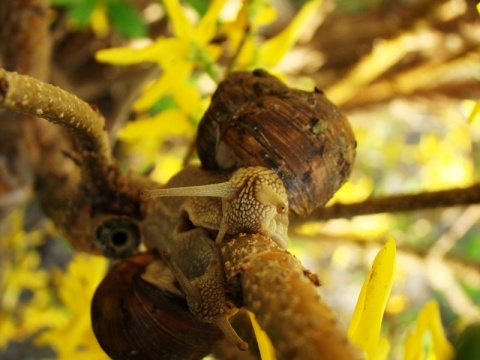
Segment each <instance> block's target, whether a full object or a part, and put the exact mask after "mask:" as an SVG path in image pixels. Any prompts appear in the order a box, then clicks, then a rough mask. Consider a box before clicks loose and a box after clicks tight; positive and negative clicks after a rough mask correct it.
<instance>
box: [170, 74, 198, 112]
mask: <svg viewBox="0 0 480 360" xmlns="http://www.w3.org/2000/svg"><path fill="white" fill-rule="evenodd" d="M173 98H174V99H175V102H176V103H177V105H178V107H179V108H180V109H182V111H183V112H184V113H185V114H187V115H189V116H193V117H195V116H197V115H198V113H199V112H200V111H201V97H200V92H199V89H198V86H195V85H192V84H189V83H185V82H182V83H179V84H178V86H176V87H175V88H174V89H173Z"/></svg>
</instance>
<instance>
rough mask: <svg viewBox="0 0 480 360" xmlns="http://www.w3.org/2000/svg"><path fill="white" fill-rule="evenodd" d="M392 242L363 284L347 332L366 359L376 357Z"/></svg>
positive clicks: (387, 291) (389, 279)
mask: <svg viewBox="0 0 480 360" xmlns="http://www.w3.org/2000/svg"><path fill="white" fill-rule="evenodd" d="M395 253H396V250H395V241H394V240H393V239H390V240H388V241H387V243H386V244H385V246H384V247H383V248H381V249H380V251H379V252H378V254H377V256H376V257H375V260H374V261H373V264H372V269H371V270H370V273H369V275H368V277H367V279H366V280H365V282H364V284H363V287H362V290H361V292H360V296H359V298H358V301H357V306H356V307H355V310H354V313H353V317H352V321H351V323H350V326H349V329H348V335H349V337H350V340H351V341H352V342H353V343H354V344H356V345H358V346H359V347H360V348H361V349H363V350H364V351H365V353H366V354H367V355H368V358H369V359H375V358H378V357H379V354H378V353H377V349H378V345H379V335H380V328H381V325H382V318H383V313H384V311H385V307H386V305H387V300H388V297H389V295H390V290H391V288H392V283H393V273H394V269H395Z"/></svg>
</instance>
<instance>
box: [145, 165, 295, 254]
mask: <svg viewBox="0 0 480 360" xmlns="http://www.w3.org/2000/svg"><path fill="white" fill-rule="evenodd" d="M225 177H227V178H228V180H227V181H222V182H220V181H221V180H222V179H225ZM209 182H211V183H209ZM199 183H204V184H203V185H196V186H194V185H191V184H199ZM142 197H143V198H144V199H149V198H157V197H162V198H164V197H182V198H183V201H181V202H178V201H175V202H173V203H172V202H171V201H170V202H168V201H167V202H166V203H165V202H164V204H165V206H167V207H168V206H169V205H168V204H170V209H173V211H172V210H167V211H168V212H169V213H170V214H172V215H173V213H174V212H175V211H177V215H179V217H181V216H182V215H181V213H184V214H185V215H186V216H188V220H189V221H190V222H191V223H192V224H193V225H194V226H196V227H200V228H205V229H209V230H215V231H217V235H216V243H217V245H220V243H221V241H222V240H223V238H224V236H225V235H227V234H229V235H237V234H240V233H250V234H255V233H257V234H262V235H266V236H269V237H271V238H272V239H273V240H274V241H275V242H276V243H277V244H278V245H279V246H280V247H282V248H284V249H286V248H287V237H288V234H287V231H288V199H287V193H286V190H285V187H284V186H283V183H282V181H281V180H280V178H279V177H278V176H277V175H276V174H275V173H274V172H273V171H271V170H269V169H266V168H264V167H260V166H256V167H248V168H240V169H238V170H237V171H235V172H233V173H232V174H231V175H229V176H226V174H223V173H220V174H219V175H218V176H216V175H215V173H214V172H212V171H207V170H204V169H201V168H197V167H193V166H191V167H187V168H185V169H184V170H182V171H181V172H180V173H178V174H177V175H176V176H174V177H173V178H172V179H171V180H170V181H169V182H168V183H167V185H166V186H165V187H164V188H161V189H156V190H145V191H144V192H143V193H142ZM164 208H165V207H164ZM178 210H179V211H180V213H179V212H178Z"/></svg>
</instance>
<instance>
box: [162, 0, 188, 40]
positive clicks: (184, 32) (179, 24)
mask: <svg viewBox="0 0 480 360" xmlns="http://www.w3.org/2000/svg"><path fill="white" fill-rule="evenodd" d="M162 2H163V5H164V6H165V10H166V12H167V14H168V16H169V18H170V22H171V23H172V27H173V32H174V33H175V35H176V36H177V37H179V38H181V39H184V40H187V39H191V38H192V36H193V34H194V28H193V25H192V23H191V22H190V20H189V19H188V17H187V16H186V14H185V11H184V10H183V8H182V6H181V5H180V2H179V1H177V0H163V1H162Z"/></svg>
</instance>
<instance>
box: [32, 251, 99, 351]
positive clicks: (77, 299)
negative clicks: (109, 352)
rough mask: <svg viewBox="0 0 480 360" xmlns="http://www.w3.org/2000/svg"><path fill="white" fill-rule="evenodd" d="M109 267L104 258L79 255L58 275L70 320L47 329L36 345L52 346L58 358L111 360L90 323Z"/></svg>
mask: <svg viewBox="0 0 480 360" xmlns="http://www.w3.org/2000/svg"><path fill="white" fill-rule="evenodd" d="M107 266H108V260H107V259H105V258H103V257H97V256H92V255H87V254H76V255H75V256H74V258H73V259H72V261H71V262H70V264H69V266H68V269H67V271H66V272H65V273H62V272H61V271H56V272H55V274H54V277H55V280H56V282H57V286H58V296H59V300H60V301H61V304H62V305H63V306H64V308H63V312H64V313H65V314H66V316H67V318H68V321H67V322H64V323H59V324H57V326H52V327H51V328H49V329H47V330H46V331H44V332H43V333H41V334H40V335H39V336H38V337H37V338H36V339H35V342H36V343H37V344H39V345H49V346H51V347H52V348H53V349H54V350H55V352H56V353H57V356H58V359H65V360H66V359H69V360H71V359H108V357H107V356H106V355H105V353H104V352H103V350H102V349H101V348H100V345H98V342H97V340H96V338H95V335H94V334H93V331H92V326H91V322H90V303H91V300H92V297H93V294H94V292H95V289H96V287H97V285H98V284H99V283H100V281H101V280H102V279H103V277H104V275H105V272H106V270H107ZM52 311H54V310H52ZM51 314H53V313H51Z"/></svg>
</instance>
